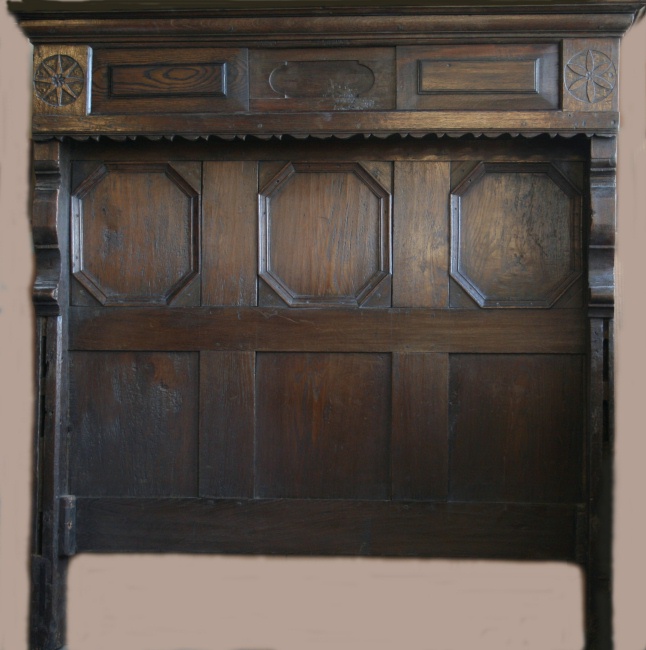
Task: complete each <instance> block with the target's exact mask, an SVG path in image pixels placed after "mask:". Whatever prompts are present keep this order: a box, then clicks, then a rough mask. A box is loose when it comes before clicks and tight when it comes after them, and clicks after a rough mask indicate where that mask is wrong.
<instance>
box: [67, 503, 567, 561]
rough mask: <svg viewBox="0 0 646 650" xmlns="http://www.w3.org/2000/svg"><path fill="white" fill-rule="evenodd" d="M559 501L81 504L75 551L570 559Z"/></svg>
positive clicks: (77, 516) (564, 518)
mask: <svg viewBox="0 0 646 650" xmlns="http://www.w3.org/2000/svg"><path fill="white" fill-rule="evenodd" d="M575 520H576V509H575V507H574V506H572V505H564V504H550V505H546V504H531V505H526V504H515V503H477V504H475V503H419V502H399V503H393V502H376V501H351V500H328V499H253V500H248V501H240V500H237V499H235V500H234V499H220V500H210V499H106V498H98V499H92V498H78V499H77V515H76V521H77V546H78V550H79V552H83V551H96V552H103V553H110V552H157V553H159V552H166V553H167V552H173V551H182V552H186V551H190V552H198V553H199V552H201V553H243V554H247V553H253V554H263V555H266V554H280V555H349V556H354V555H375V556H412V557H442V558H480V559H482V558H488V559H523V560H546V559H550V560H564V561H573V560H574V559H575V546H576V543H575V542H576V534H575V530H576V528H575Z"/></svg>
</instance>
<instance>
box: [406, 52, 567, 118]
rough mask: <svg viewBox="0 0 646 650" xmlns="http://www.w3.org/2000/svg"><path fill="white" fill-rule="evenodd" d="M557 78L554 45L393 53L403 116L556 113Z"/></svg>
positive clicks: (557, 99)
mask: <svg viewBox="0 0 646 650" xmlns="http://www.w3.org/2000/svg"><path fill="white" fill-rule="evenodd" d="M559 78H560V76H559V48H558V45H556V44H555V43H552V44H545V45H536V44H532V45H469V46H468V47H464V46H455V45H435V46H426V47H417V46H414V47H399V48H397V82H398V89H399V90H398V94H397V107H398V108H400V109H404V110H406V109H408V110H411V109H431V110H452V109H453V110H478V111H491V110H500V111H504V110H523V109H524V110H538V109H543V110H545V109H548V110H549V109H552V110H555V109H557V108H558V106H559Z"/></svg>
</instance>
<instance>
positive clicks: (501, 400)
mask: <svg viewBox="0 0 646 650" xmlns="http://www.w3.org/2000/svg"><path fill="white" fill-rule="evenodd" d="M583 362H584V358H583V357H582V356H580V355H453V356H451V370H450V382H451V383H450V404H451V451H450V476H451V484H450V497H451V499H455V500H458V501H462V500H466V501H469V500H476V501H493V500H500V501H528V502H530V501H531V502H575V501H577V500H580V499H581V498H582V495H581V486H582V480H583V454H584V443H583V421H584V419H585V399H584V379H585V372H584V363H583Z"/></svg>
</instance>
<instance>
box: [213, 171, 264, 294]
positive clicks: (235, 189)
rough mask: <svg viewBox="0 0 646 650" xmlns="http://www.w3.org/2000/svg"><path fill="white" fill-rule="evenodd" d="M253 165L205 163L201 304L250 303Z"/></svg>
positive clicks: (254, 268) (254, 243) (254, 259)
mask: <svg viewBox="0 0 646 650" xmlns="http://www.w3.org/2000/svg"><path fill="white" fill-rule="evenodd" d="M257 191H258V164H257V163H256V162H246V161H239V162H238V161H223V162H206V163H204V182H203V197H202V211H203V220H202V224H203V225H202V228H203V250H204V255H203V266H202V304H203V305H240V306H243V305H245V306H254V305H255V304H256V301H257V298H256V293H257V274H258V216H257V214H258V201H257V196H258V195H257Z"/></svg>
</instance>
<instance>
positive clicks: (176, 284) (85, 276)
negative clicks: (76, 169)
mask: <svg viewBox="0 0 646 650" xmlns="http://www.w3.org/2000/svg"><path fill="white" fill-rule="evenodd" d="M198 178H199V174H198ZM198 189H199V188H198ZM198 189H196V188H194V186H193V184H192V183H190V182H189V181H187V180H186V179H185V178H184V177H183V176H182V175H181V174H180V173H179V172H178V171H177V170H176V169H175V168H173V167H172V166H171V165H168V164H164V163H159V164H148V163H146V164H137V163H110V164H107V165H102V166H100V167H99V168H97V169H96V170H95V172H94V173H92V174H91V175H90V176H89V177H88V178H86V179H85V180H84V181H83V182H82V183H81V185H79V186H78V187H77V188H76V189H75V190H74V192H73V195H72V221H73V230H72V248H73V271H74V275H75V277H76V279H77V280H78V281H79V282H80V283H81V284H82V285H83V286H84V287H85V289H86V290H87V291H88V292H89V293H90V294H91V295H93V296H94V297H95V298H96V299H97V300H98V301H99V302H101V303H102V304H105V305H119V304H130V305H133V304H134V305H141V304H167V303H169V302H171V301H173V299H174V298H175V297H176V296H177V295H178V294H179V293H180V292H182V291H183V290H184V289H185V288H186V287H187V286H188V285H190V283H191V282H192V280H193V279H194V278H196V276H197V275H198V274H199V270H200V228H199V217H200V208H199V194H198Z"/></svg>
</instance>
